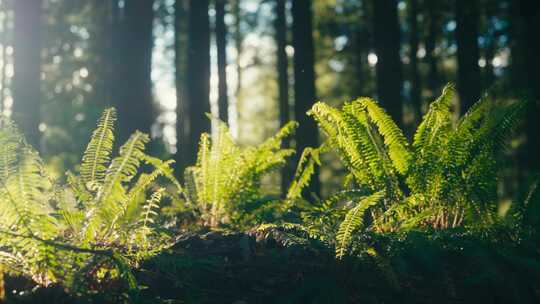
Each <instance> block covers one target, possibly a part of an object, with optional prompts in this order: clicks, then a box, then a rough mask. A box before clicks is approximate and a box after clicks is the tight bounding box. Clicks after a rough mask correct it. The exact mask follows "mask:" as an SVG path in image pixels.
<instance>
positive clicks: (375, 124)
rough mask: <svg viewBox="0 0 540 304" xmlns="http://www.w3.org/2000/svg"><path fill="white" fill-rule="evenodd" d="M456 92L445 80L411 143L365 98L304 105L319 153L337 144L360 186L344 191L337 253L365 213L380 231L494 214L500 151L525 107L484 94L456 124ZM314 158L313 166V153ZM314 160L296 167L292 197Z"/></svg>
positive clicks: (483, 220) (351, 181)
mask: <svg viewBox="0 0 540 304" xmlns="http://www.w3.org/2000/svg"><path fill="white" fill-rule="evenodd" d="M453 96H454V88H453V86H451V85H449V86H447V87H446V88H445V89H444V90H443V93H442V95H441V96H440V97H439V98H438V99H437V100H435V101H434V102H433V103H432V104H431V105H430V108H429V110H428V112H427V113H426V114H425V116H424V118H423V121H422V123H421V124H420V125H419V126H418V128H417V130H416V133H415V135H414V139H413V141H412V142H411V143H410V142H409V141H408V140H407V138H406V137H405V136H404V135H403V132H402V131H401V129H400V128H399V127H398V126H397V124H396V123H395V122H394V121H393V120H392V119H391V118H390V116H389V115H388V114H386V112H385V111H384V110H383V109H382V108H381V107H380V106H379V105H378V104H377V102H376V101H374V100H372V99H370V98H360V99H357V100H355V101H353V102H349V103H346V104H345V105H344V106H343V108H342V109H341V110H339V109H336V108H333V107H330V106H328V105H326V104H324V103H317V104H315V105H314V106H313V108H312V109H311V110H310V111H309V114H310V115H311V116H313V117H314V119H315V120H316V121H317V123H318V124H319V126H320V129H321V130H322V132H323V133H324V134H325V135H326V142H325V143H324V144H323V146H322V147H321V148H319V150H320V151H319V153H320V152H324V150H327V149H333V150H335V151H336V152H337V154H338V155H339V156H340V159H341V161H342V163H343V164H344V166H345V167H346V168H347V170H348V172H349V176H348V178H347V185H348V188H350V189H356V190H357V191H353V192H351V194H350V195H344V196H343V197H342V198H341V201H346V203H345V204H343V206H347V207H348V208H349V210H348V212H347V214H346V216H345V219H344V220H343V222H342V223H341V224H340V228H339V231H338V233H337V235H336V254H337V256H338V257H342V256H343V255H344V254H345V253H346V248H347V246H348V245H349V243H350V240H351V234H352V233H353V232H354V231H355V230H357V229H358V228H359V227H360V226H362V223H363V219H364V217H366V214H365V213H366V212H367V214H369V220H370V224H371V225H370V227H371V229H373V230H374V231H378V232H389V231H398V230H408V229H411V228H419V227H432V228H453V227H459V226H464V225H469V226H470V225H474V226H482V225H488V224H491V223H494V222H496V221H497V218H496V217H497V215H496V212H495V210H496V206H497V204H496V203H497V192H496V186H497V173H498V168H500V164H499V162H498V161H499V157H500V155H501V153H500V152H501V151H503V150H504V149H503V148H504V147H505V144H506V141H507V139H508V137H509V135H510V134H512V131H513V130H514V129H515V128H516V126H517V125H518V122H519V120H520V116H521V115H522V113H523V109H524V106H523V104H522V103H519V102H501V101H495V100H493V99H491V98H488V97H486V98H483V99H482V100H480V101H478V102H477V103H476V104H475V105H474V106H473V107H472V108H471V109H470V110H469V111H468V112H467V113H466V114H465V115H464V116H463V117H462V118H461V119H459V121H457V122H455V123H454V122H453V120H452V113H451V102H452V99H453ZM310 153H312V152H310ZM315 160H316V161H314V162H312V164H313V165H314V164H316V163H319V161H318V156H317V158H316V159H315ZM306 162H307V160H306ZM306 162H304V163H306ZM313 165H311V167H312V166H313ZM311 167H310V166H307V167H306V169H305V171H307V174H304V172H299V173H298V174H297V177H298V180H299V181H300V182H297V183H293V187H292V189H295V190H294V191H291V192H290V194H291V197H292V198H295V197H297V196H295V193H296V194H298V193H300V192H299V190H298V189H296V188H298V187H297V184H298V183H299V184H300V185H302V184H305V183H306V182H305V181H306V180H309V177H308V176H309V174H311V172H312V171H313V169H312V168H311ZM294 187H296V188H294ZM359 194H360V195H359ZM333 203H336V202H333ZM334 206H335V205H334ZM335 208H338V207H335Z"/></svg>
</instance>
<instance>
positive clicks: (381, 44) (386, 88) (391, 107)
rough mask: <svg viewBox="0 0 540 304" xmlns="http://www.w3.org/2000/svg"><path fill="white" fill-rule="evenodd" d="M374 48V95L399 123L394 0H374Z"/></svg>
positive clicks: (397, 33) (399, 80)
mask: <svg viewBox="0 0 540 304" xmlns="http://www.w3.org/2000/svg"><path fill="white" fill-rule="evenodd" d="M373 11H374V12H373V13H374V14H373V15H374V19H373V20H374V25H373V26H374V33H373V38H374V42H375V52H376V54H377V59H378V60H377V65H376V73H377V95H378V98H379V102H380V103H381V105H382V106H383V107H384V108H385V109H386V111H387V112H388V113H389V114H390V116H392V117H393V118H394V120H395V121H396V122H397V124H398V125H401V126H402V125H403V102H402V86H403V80H402V78H403V76H402V71H401V58H400V55H399V49H400V39H401V38H400V36H401V35H400V31H399V20H398V15H397V1H396V0H374V1H373Z"/></svg>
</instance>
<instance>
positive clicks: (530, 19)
mask: <svg viewBox="0 0 540 304" xmlns="http://www.w3.org/2000/svg"><path fill="white" fill-rule="evenodd" d="M515 5H516V15H515V16H514V18H517V20H515V22H519V23H520V24H519V27H518V28H517V29H515V34H516V36H517V37H515V38H516V40H517V41H516V43H517V48H518V50H519V51H520V53H518V54H512V58H513V60H514V58H515V59H516V60H519V61H518V62H515V63H516V65H519V66H517V67H516V68H518V69H517V72H519V75H517V76H518V78H517V80H518V82H516V87H518V88H519V87H525V91H526V93H527V95H528V96H527V98H528V101H529V105H530V107H529V109H528V111H527V117H526V122H525V123H526V132H527V142H526V145H525V149H524V152H525V159H524V162H525V164H524V166H523V168H525V169H526V170H527V171H529V172H530V173H533V174H534V173H538V172H539V171H540V157H539V155H540V136H539V135H538V132H539V130H540V119H539V117H540V75H539V74H538V71H540V58H539V57H538V54H540V41H539V40H538V29H539V28H540V2H538V1H533V0H518V1H516V3H515ZM512 64H514V61H513V62H512Z"/></svg>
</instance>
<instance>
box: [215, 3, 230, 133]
mask: <svg viewBox="0 0 540 304" xmlns="http://www.w3.org/2000/svg"><path fill="white" fill-rule="evenodd" d="M225 2H226V0H216V47H217V65H218V79H219V83H218V93H219V94H218V108H219V119H221V120H222V121H224V122H226V123H228V122H229V97H228V88H227V26H226V25H225Z"/></svg>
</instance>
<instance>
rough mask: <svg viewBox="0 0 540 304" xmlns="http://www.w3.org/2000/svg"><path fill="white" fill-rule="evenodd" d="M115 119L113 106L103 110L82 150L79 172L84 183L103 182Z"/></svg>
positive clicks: (110, 150) (109, 157)
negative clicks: (85, 146)
mask: <svg viewBox="0 0 540 304" xmlns="http://www.w3.org/2000/svg"><path fill="white" fill-rule="evenodd" d="M115 121H116V110H115V109H114V108H109V109H107V110H105V111H104V112H103V114H102V115H101V118H100V119H99V121H98V125H97V129H96V130H95V131H94V133H92V137H91V139H90V142H89V143H88V146H87V148H86V151H85V152H84V155H83V159H82V164H81V169H80V170H81V171H80V172H81V176H82V178H83V179H84V181H85V183H87V184H89V185H91V184H93V183H101V182H103V179H104V177H105V172H106V171H107V165H108V163H109V162H110V160H111V153H112V149H113V143H114V133H113V129H114V122H115Z"/></svg>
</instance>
